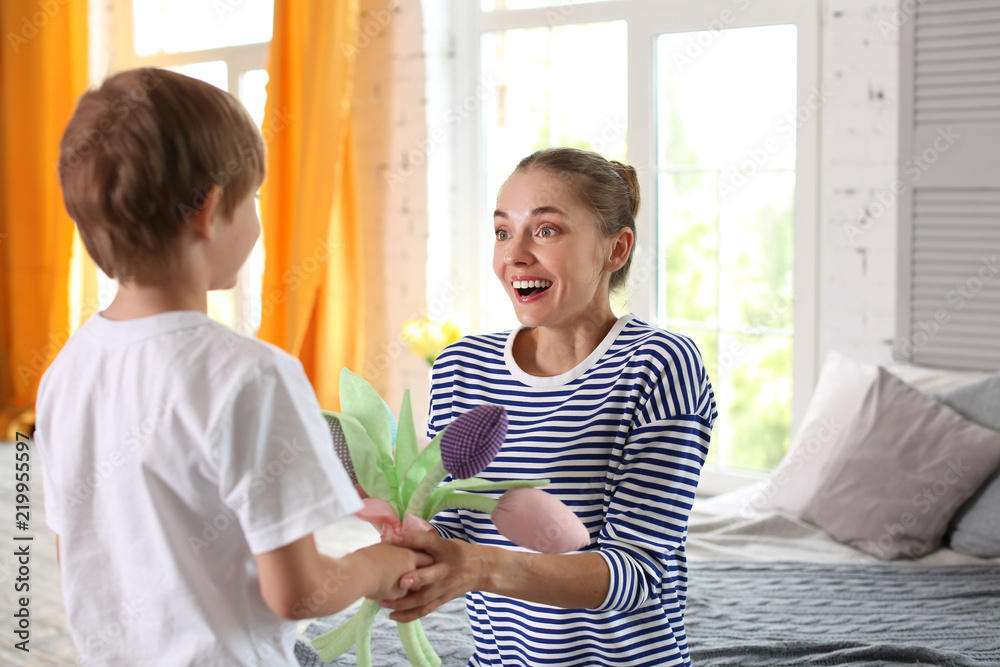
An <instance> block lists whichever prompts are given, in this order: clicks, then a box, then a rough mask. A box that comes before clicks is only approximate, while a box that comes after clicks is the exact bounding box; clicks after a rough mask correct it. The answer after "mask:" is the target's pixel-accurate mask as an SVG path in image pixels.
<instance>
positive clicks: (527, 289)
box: [510, 280, 552, 297]
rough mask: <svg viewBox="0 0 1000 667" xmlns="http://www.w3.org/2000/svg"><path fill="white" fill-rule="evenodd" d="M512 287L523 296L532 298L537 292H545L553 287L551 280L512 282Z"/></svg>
mask: <svg viewBox="0 0 1000 667" xmlns="http://www.w3.org/2000/svg"><path fill="white" fill-rule="evenodd" d="M510 282H511V285H512V286H513V287H514V289H515V290H517V293H518V294H519V295H520V296H522V297H525V296H531V295H532V294H534V293H535V291H536V290H537V291H539V292H544V291H545V290H547V289H548V288H549V287H551V286H552V281H551V280H512V281H510Z"/></svg>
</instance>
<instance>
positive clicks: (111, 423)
mask: <svg viewBox="0 0 1000 667" xmlns="http://www.w3.org/2000/svg"><path fill="white" fill-rule="evenodd" d="M36 413H37V424H36V431H35V440H36V442H37V444H38V448H39V451H40V453H41V458H42V466H43V476H44V484H45V506H46V507H45V509H46V519H47V522H48V524H49V526H50V527H51V528H52V530H54V531H55V532H56V533H57V534H58V535H59V538H60V555H61V559H62V582H63V596H64V599H65V601H66V613H67V617H68V620H69V626H70V630H71V632H72V635H73V640H74V642H75V643H76V646H77V649H78V650H79V652H80V654H81V657H82V658H83V659H84V664H102V665H104V664H111V665H269V666H270V665H297V664H298V662H297V661H296V659H295V657H294V653H293V647H294V639H295V632H296V624H295V623H292V622H289V621H285V620H283V619H281V618H279V617H278V616H276V615H275V614H274V613H273V612H272V611H271V610H270V609H269V608H268V607H267V605H266V604H265V603H264V601H263V598H262V597H261V594H260V588H259V585H258V576H257V568H256V563H255V560H254V557H253V556H254V555H255V554H261V553H264V552H267V551H271V550H274V549H277V548H278V547H281V546H284V545H286V544H289V543H291V542H294V541H295V540H297V539H299V538H301V537H303V536H305V535H308V534H310V533H312V532H314V531H315V530H316V529H318V528H320V527H322V526H324V525H327V524H329V523H331V522H333V521H336V520H337V519H340V518H341V517H343V516H345V515H347V514H350V513H353V512H356V511H357V510H359V509H360V508H361V501H360V499H359V498H358V495H357V493H356V492H355V491H354V488H353V487H352V485H351V482H350V480H349V478H348V477H347V474H346V473H345V471H344V469H343V466H342V465H341V464H340V461H339V460H338V459H337V457H336V455H335V454H334V451H333V445H332V442H331V439H330V434H329V431H328V429H327V427H326V422H325V420H324V419H323V417H322V416H321V414H320V406H319V404H318V402H317V399H316V395H315V393H314V392H313V390H312V387H311V385H310V384H309V382H308V379H307V378H306V375H305V373H304V371H303V369H302V365H301V364H300V363H299V361H298V360H297V359H295V358H294V357H292V356H290V355H289V354H287V353H286V352H284V351H283V350H281V349H279V348H277V347H275V346H273V345H270V344H268V343H264V342H261V341H259V340H255V339H252V338H247V337H245V336H241V335H239V334H237V333H235V332H233V331H232V330H230V329H228V328H226V327H224V326H223V325H221V324H218V323H216V322H214V321H212V320H211V319H209V318H208V317H207V316H206V315H204V314H203V313H200V312H196V311H179V312H170V313H164V314H161V315H155V316H152V317H145V318H141V319H137V320H129V321H112V320H109V319H107V318H105V317H102V316H100V315H97V316H95V317H93V318H92V319H91V320H89V321H88V322H87V323H86V324H84V325H83V326H82V327H81V328H80V330H79V331H78V332H77V333H76V334H75V335H73V336H72V337H71V338H70V340H69V341H68V342H67V343H66V345H65V346H64V348H63V349H62V351H61V352H60V353H59V355H58V356H57V357H56V359H55V360H54V361H53V363H52V365H51V367H50V368H49V369H48V371H47V372H46V373H45V376H44V377H43V379H42V382H41V385H40V388H39V392H38V399H37V402H36ZM331 585H335V582H334V583H333V584H331ZM309 602H310V601H309V600H304V601H303V604H304V605H308V604H309Z"/></svg>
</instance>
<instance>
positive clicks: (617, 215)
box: [515, 148, 639, 290]
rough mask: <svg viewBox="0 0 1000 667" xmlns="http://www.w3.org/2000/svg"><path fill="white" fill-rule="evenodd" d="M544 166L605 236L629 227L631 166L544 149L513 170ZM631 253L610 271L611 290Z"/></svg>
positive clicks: (633, 209) (635, 180)
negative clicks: (590, 213) (563, 184)
mask: <svg viewBox="0 0 1000 667" xmlns="http://www.w3.org/2000/svg"><path fill="white" fill-rule="evenodd" d="M526 169H545V170H546V171H549V172H552V173H554V174H556V175H558V176H560V177H561V178H562V180H563V182H564V183H565V184H566V185H567V186H568V187H569V188H570V189H571V190H572V192H573V193H574V194H575V195H576V197H577V198H578V199H579V200H580V201H581V202H583V203H584V205H586V206H587V208H589V209H590V210H591V211H592V212H593V213H594V214H595V215H596V216H597V220H598V226H599V229H600V230H601V233H603V234H604V235H605V236H614V235H615V234H617V233H618V232H619V231H621V230H622V229H625V228H628V229H631V230H632V234H633V235H634V234H635V232H636V229H635V216H636V215H638V214H639V177H638V175H637V174H636V171H635V169H634V168H633V167H630V166H629V165H627V164H622V163H621V162H617V161H615V160H607V159H605V158H604V157H603V156H601V155H599V154H597V153H594V152H591V151H584V150H580V149H578V148H545V149H542V150H540V151H536V152H534V153H532V154H531V155H529V156H528V157H526V158H524V159H523V160H521V161H520V162H519V163H518V165H517V168H516V169H515V171H523V170H526ZM631 266H632V254H631V253H629V256H628V259H626V260H625V265H624V266H622V268H620V269H618V270H617V271H615V272H614V273H613V274H611V282H610V288H611V289H612V290H614V289H617V288H620V287H624V285H625V283H626V281H627V280H628V272H629V269H630V268H631Z"/></svg>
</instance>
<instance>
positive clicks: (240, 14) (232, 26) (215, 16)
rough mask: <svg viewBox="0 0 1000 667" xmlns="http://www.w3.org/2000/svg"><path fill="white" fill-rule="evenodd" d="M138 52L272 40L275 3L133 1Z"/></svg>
mask: <svg viewBox="0 0 1000 667" xmlns="http://www.w3.org/2000/svg"><path fill="white" fill-rule="evenodd" d="M132 12H133V15H134V19H135V52H136V54H138V55H140V56H150V55H153V54H156V53H160V52H162V53H179V52H182V51H201V50H203V49H215V48H219V47H223V46H237V45H240V44H257V43H260V42H267V41H270V39H271V33H272V32H273V24H274V0H213V1H212V2H208V1H207V0H170V1H169V2H168V1H167V0H134V1H133V3H132Z"/></svg>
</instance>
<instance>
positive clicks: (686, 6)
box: [429, 0, 825, 471]
mask: <svg viewBox="0 0 1000 667" xmlns="http://www.w3.org/2000/svg"><path fill="white" fill-rule="evenodd" d="M452 7H453V8H454V10H455V15H456V16H457V17H458V18H456V19H454V20H455V21H456V26H455V29H454V32H455V33H456V34H457V35H458V36H459V45H460V48H459V51H458V55H457V57H456V59H455V60H456V67H457V70H458V81H459V83H458V86H457V90H455V91H454V93H453V94H454V95H455V99H457V100H462V102H468V101H470V100H472V101H474V102H476V104H474V105H472V107H473V108H475V109H478V110H479V111H478V113H477V114H475V115H474V116H472V117H470V119H469V122H466V123H460V124H457V126H456V127H455V128H454V134H455V136H456V138H457V139H456V141H455V144H456V145H459V146H465V147H471V149H467V150H463V151H461V153H459V154H458V155H457V156H456V158H455V163H454V165H453V172H452V173H451V175H450V178H451V179H452V181H453V182H454V183H455V188H454V190H455V191H456V192H457V193H462V192H463V191H465V192H467V193H468V194H466V195H464V196H463V195H462V194H459V197H460V200H459V203H458V204H457V205H456V209H455V211H456V215H455V219H456V220H461V221H462V224H461V233H460V234H459V233H453V234H452V236H453V237H456V238H457V237H459V236H465V237H467V238H466V240H463V241H458V240H456V241H455V242H454V243H455V246H454V248H453V255H454V257H455V258H459V257H461V258H463V259H465V258H469V257H472V258H474V261H467V260H466V261H460V260H458V259H455V260H453V261H452V263H451V265H450V267H448V268H442V267H440V266H434V267H431V273H432V279H433V274H434V273H435V272H437V273H441V272H443V271H450V272H451V275H452V276H453V279H454V281H455V283H456V284H457V285H460V286H463V287H465V288H466V289H465V290H464V292H462V294H461V297H460V300H459V301H460V302H459V303H457V304H456V309H457V310H460V311H464V312H465V313H466V314H467V315H468V317H469V319H470V320H471V325H472V328H473V329H474V330H480V331H486V330H490V331H496V330H502V329H506V328H510V327H512V326H514V325H515V324H516V320H515V319H514V316H513V310H512V309H511V307H510V305H509V303H508V300H507V298H506V296H505V294H504V293H503V291H502V289H501V288H500V286H499V285H495V284H494V283H495V282H496V281H495V280H490V276H492V271H491V269H490V257H491V253H492V237H491V234H490V231H491V227H490V226H489V222H490V212H491V211H492V208H493V203H494V201H495V197H496V192H497V190H498V188H499V186H500V184H501V183H502V182H503V180H504V179H505V178H506V176H507V175H508V174H509V172H510V171H511V169H512V168H513V167H514V166H515V165H516V163H517V161H518V160H519V159H520V158H522V157H524V156H526V155H528V154H529V153H531V152H532V151H534V150H537V149H539V148H542V147H546V146H550V145H563V146H577V147H581V148H587V149H590V150H596V151H597V152H600V153H602V154H603V155H605V156H606V157H608V158H610V159H624V160H625V161H627V162H628V163H629V164H631V165H633V166H634V167H636V169H637V170H638V172H639V176H640V184H641V188H642V196H643V205H642V210H641V212H640V216H639V219H638V220H637V221H636V222H637V226H638V238H639V242H638V243H637V246H636V256H635V260H634V265H633V275H632V280H631V284H630V287H629V291H628V294H627V296H626V298H625V300H624V301H623V302H622V303H616V304H615V306H616V310H618V311H619V312H621V311H632V312H635V313H636V314H638V315H639V316H640V317H642V318H644V319H647V320H649V321H652V322H654V323H656V324H658V325H659V326H663V327H664V328H668V329H671V330H675V331H679V332H682V333H685V334H688V335H690V336H692V337H693V338H694V339H695V340H696V342H697V343H698V345H699V348H700V349H701V351H702V354H703V356H704V358H705V361H706V364H707V366H708V368H709V372H710V374H711V377H712V380H713V384H714V386H715V390H716V396H717V399H718V401H719V406H720V419H719V421H718V423H717V426H716V430H715V434H714V436H713V451H712V454H711V456H710V460H709V463H710V464H712V465H713V466H714V467H715V468H716V469H718V470H757V471H765V470H769V469H771V468H773V467H774V466H775V465H776V464H777V463H778V461H779V460H780V458H781V456H782V454H783V453H784V451H785V449H786V448H787V446H788V443H789V441H790V433H791V431H792V428H793V426H794V425H795V423H796V421H797V418H798V417H800V416H801V412H802V411H803V409H804V406H805V402H806V400H807V399H808V397H809V394H810V393H811V390H812V386H813V378H814V373H815V347H816V345H815V338H816V331H815V324H814V321H815V303H816V299H815V291H816V280H815V270H816V256H817V251H816V234H817V232H816V228H815V226H816V222H815V221H816V216H815V209H816V180H817V173H816V172H817V170H816V151H817V127H818V122H817V115H818V113H819V110H820V106H821V104H822V102H823V101H825V100H823V99H822V96H821V94H820V93H819V91H818V66H817V65H818V48H819V47H818V41H817V29H818V23H819V21H818V8H817V5H816V3H815V2H796V1H794V0H761V1H760V2H754V3H750V2H748V0H713V1H712V2H704V3H681V2H673V1H670V0H667V1H659V2H656V1H652V0H607V1H605V2H584V3H581V2H577V3H567V2H546V1H544V0H481V2H480V3H479V7H478V8H474V9H463V8H461V7H460V6H459V4H458V3H456V4H454V5H452ZM463 22H464V24H465V26H464V29H463ZM470 26H471V28H472V29H471V30H470V29H468V28H469V27H470ZM468 63H472V64H473V65H470V64H468ZM462 102H456V103H455V107H456V108H458V107H460V106H461V104H462ZM432 122H433V121H432ZM470 174H472V175H474V176H473V177H472V178H471V179H470V177H469V175H470ZM432 178H433V172H432ZM471 181H474V182H471ZM435 224H444V225H447V224H448V223H447V222H445V223H439V222H438V220H436V219H432V225H435ZM452 231H453V232H458V231H459V228H458V225H457V223H456V224H454V228H453V230H452ZM437 233H441V232H440V228H439V229H438V231H437ZM433 234H435V231H434V230H432V235H433ZM429 282H431V281H430V280H429Z"/></svg>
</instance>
